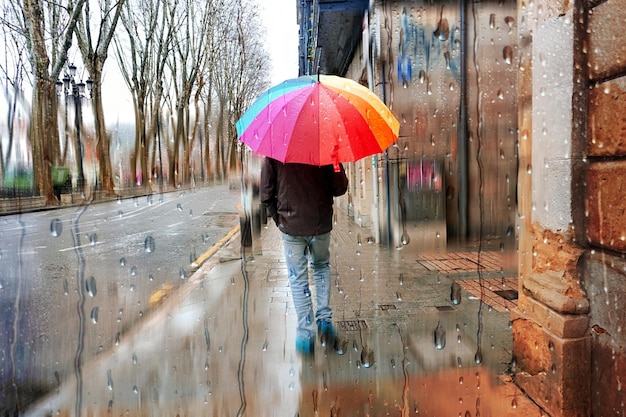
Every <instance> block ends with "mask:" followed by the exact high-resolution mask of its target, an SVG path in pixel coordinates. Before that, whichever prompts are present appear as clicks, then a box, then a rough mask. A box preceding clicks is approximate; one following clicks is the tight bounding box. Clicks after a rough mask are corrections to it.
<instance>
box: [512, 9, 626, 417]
mask: <svg viewBox="0 0 626 417" xmlns="http://www.w3.org/2000/svg"><path fill="white" fill-rule="evenodd" d="M518 21H519V22H522V23H521V24H525V27H524V28H523V29H521V32H522V33H526V34H529V35H528V36H527V37H522V38H523V39H524V40H525V42H522V48H521V50H522V51H524V50H527V52H528V54H529V55H531V56H532V74H533V75H532V77H531V80H530V81H526V83H528V82H530V83H531V84H532V87H522V88H521V90H522V91H523V90H524V88H530V89H531V90H532V92H533V94H532V96H531V99H530V100H532V104H531V105H524V106H521V107H520V112H521V116H520V120H524V121H526V123H528V119H532V126H533V129H532V132H531V133H530V134H528V135H526V134H524V129H523V128H522V138H523V139H525V138H526V137H530V138H531V139H532V146H531V148H532V151H531V153H532V156H529V155H528V154H524V153H521V154H520V155H521V157H522V158H523V157H526V158H527V159H531V160H532V164H531V165H529V166H532V168H531V169H528V170H527V172H529V173H530V172H532V174H529V175H532V180H531V181H530V182H531V183H532V186H530V185H528V184H526V183H525V182H524V179H525V175H520V185H521V187H520V202H521V203H522V204H521V206H520V213H521V214H522V216H521V221H520V224H521V225H522V226H523V232H522V233H521V234H520V278H521V279H520V300H519V306H518V309H517V310H516V311H514V312H513V314H512V318H513V335H514V356H515V358H516V360H517V365H518V374H517V375H516V381H517V383H518V384H519V385H520V386H521V387H522V388H524V389H525V391H526V392H527V393H528V394H529V395H530V396H531V397H532V398H533V399H534V400H535V401H536V402H537V403H539V404H540V405H542V406H543V407H544V408H545V409H546V410H547V411H548V412H549V413H550V414H551V415H553V416H591V415H593V416H624V415H626V414H625V413H626V409H625V405H624V395H623V391H622V383H623V381H625V380H626V360H625V358H624V352H625V345H626V338H625V337H624V334H623V332H622V329H623V328H624V324H625V323H626V312H625V309H624V307H623V306H624V301H626V261H624V254H626V210H625V206H626V198H625V197H626V189H625V188H624V186H623V185H622V183H623V178H624V176H626V140H625V139H624V137H626V136H625V135H624V133H625V132H626V117H625V116H624V114H626V112H625V110H626V77H625V76H624V74H626V42H624V40H626V35H624V34H623V31H622V30H620V29H619V28H620V27H621V26H622V25H623V23H624V21H626V8H624V4H623V1H620V0H606V1H588V0H578V1H576V2H570V1H567V0H563V1H558V2H554V1H547V0H542V1H539V2H535V3H534V4H533V7H530V8H524V7H522V2H520V16H519V18H518ZM527 64H528V65H530V62H528V63H527ZM521 78H522V79H523V78H524V77H523V76H522V77H521ZM522 84H523V83H522ZM568 100H569V102H570V103H571V106H568V105H567V102H568ZM520 124H524V123H522V122H521V123H520ZM522 149H524V148H523V147H522ZM523 169H524V168H521V169H520V172H523V171H522V170H523ZM531 190H532V191H531ZM528 192H532V203H529V202H527V195H528ZM568 201H569V203H568ZM528 216H530V218H531V219H532V220H528Z"/></svg>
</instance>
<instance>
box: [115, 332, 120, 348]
mask: <svg viewBox="0 0 626 417" xmlns="http://www.w3.org/2000/svg"><path fill="white" fill-rule="evenodd" d="M119 345H120V332H117V333H115V346H119Z"/></svg>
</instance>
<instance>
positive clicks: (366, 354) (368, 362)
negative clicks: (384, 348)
mask: <svg viewBox="0 0 626 417" xmlns="http://www.w3.org/2000/svg"><path fill="white" fill-rule="evenodd" d="M373 362H374V351H373V350H372V349H368V348H367V347H366V346H364V347H363V350H361V364H362V365H363V368H369V367H370V366H372V365H373Z"/></svg>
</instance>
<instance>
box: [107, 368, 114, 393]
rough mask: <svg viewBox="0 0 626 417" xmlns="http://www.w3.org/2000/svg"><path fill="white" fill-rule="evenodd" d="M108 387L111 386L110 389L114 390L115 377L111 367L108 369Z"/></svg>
mask: <svg viewBox="0 0 626 417" xmlns="http://www.w3.org/2000/svg"><path fill="white" fill-rule="evenodd" d="M107 388H109V391H113V377H112V376H111V370H110V369H107Z"/></svg>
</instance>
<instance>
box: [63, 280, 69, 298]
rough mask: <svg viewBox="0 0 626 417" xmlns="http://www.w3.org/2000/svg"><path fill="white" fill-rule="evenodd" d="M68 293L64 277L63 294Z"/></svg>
mask: <svg viewBox="0 0 626 417" xmlns="http://www.w3.org/2000/svg"><path fill="white" fill-rule="evenodd" d="M69 293H70V291H69V288H68V285H67V280H66V279H64V280H63V295H68V294H69Z"/></svg>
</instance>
